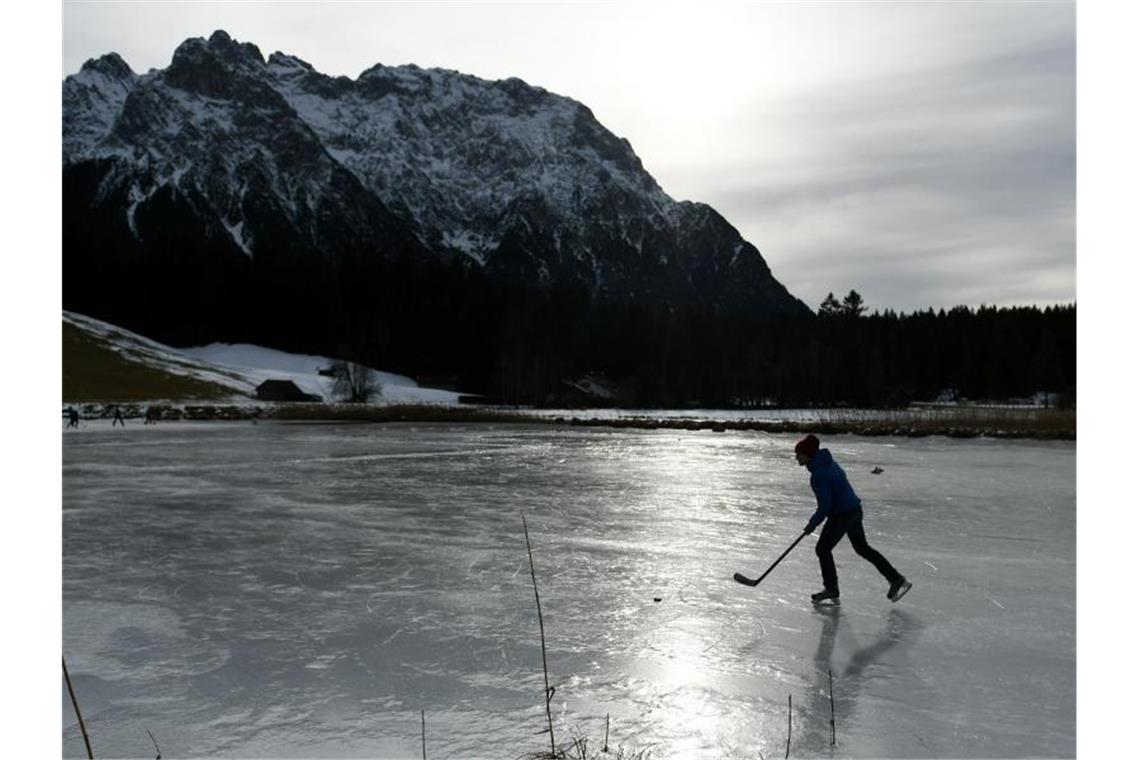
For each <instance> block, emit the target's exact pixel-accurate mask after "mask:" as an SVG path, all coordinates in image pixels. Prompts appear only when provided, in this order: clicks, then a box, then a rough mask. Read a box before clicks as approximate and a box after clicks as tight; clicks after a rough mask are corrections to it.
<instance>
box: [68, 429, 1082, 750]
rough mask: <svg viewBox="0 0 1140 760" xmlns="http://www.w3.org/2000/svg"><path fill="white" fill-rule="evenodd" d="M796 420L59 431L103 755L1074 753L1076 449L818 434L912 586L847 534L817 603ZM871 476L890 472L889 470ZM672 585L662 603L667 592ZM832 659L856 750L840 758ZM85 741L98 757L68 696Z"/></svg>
mask: <svg viewBox="0 0 1140 760" xmlns="http://www.w3.org/2000/svg"><path fill="white" fill-rule="evenodd" d="M793 442H794V438H793V437H791V436H781V435H765V434H760V433H749V432H732V431H730V432H728V433H724V434H714V433H711V432H683V431H680V432H679V431H673V430H652V431H650V430H608V429H607V430H602V429H583V428H569V427H560V426H555V425H517V426H504V425H498V426H491V425H383V426H330V425H307V424H300V425H288V424H275V423H268V424H267V423H264V422H263V423H261V424H257V425H254V424H250V423H210V424H195V423H175V424H164V425H159V426H154V427H151V428H149V429H147V428H143V427H142V426H141V425H135V426H130V427H128V428H126V429H123V428H119V429H117V430H115V429H112V428H110V427H102V426H100V427H96V426H94V425H92V426H88V427H86V428H84V429H82V430H81V431H79V434H75V433H69V434H67V435H65V436H64V451H63V462H64V467H63V507H64V514H63V581H64V584H63V619H64V637H63V638H64V641H63V643H64V653H65V655H66V657H67V661H68V666H69V668H70V671H71V675H72V679H73V681H74V685H75V690H76V694H77V697H78V699H79V700H80V704H81V707H82V709H83V711H84V717H85V718H86V719H87V720H88V728H89V732H90V734H91V740H92V744H93V748H94V751H95V753H96V756H97V757H114V756H135V757H144V756H149V757H153V756H154V755H153V753H154V747H153V745H152V744H151V743H150V738H149V737H148V736H147V731H148V730H150V731H151V732H152V733H153V734H154V735H155V737H156V738H157V740H158V742H159V744H160V745H161V748H162V752H163V756H164V757H182V756H215V757H217V756H226V757H300V756H304V757H350V756H352V757H365V756H367V757H413V756H414V757H419V756H420V754H421V745H420V742H421V733H420V731H421V729H420V726H421V724H420V717H421V713H420V711H421V709H422V710H424V715H425V720H426V738H427V754H428V756H429V757H464V758H483V757H487V758H516V757H518V756H519V755H520V754H522V753H524V752H528V751H539V750H541V749H542V747H543V746H547V747H549V742H548V740H547V739H546V737H544V736H542V735H540V734H539V732H540V731H541V730H542V729H543V727H544V726H545V716H544V712H543V708H542V694H543V678H542V657H541V652H540V649H539V637H538V620H537V615H536V612H535V605H534V592H533V589H532V587H531V582H530V573H529V569H528V566H527V562H526V547H525V543H524V540H523V535H522V521H521V517H520V512H525V514H526V518H527V522H528V524H529V527H530V532H531V541H532V542H533V545H534V552H535V563H536V573H537V578H538V584H539V590H540V592H541V595H542V610H543V617H544V622H545V627H546V635H547V646H548V653H547V654H548V662H549V667H550V676H551V684H552V685H553V686H554V687H555V689H556V691H555V693H554V697H553V701H552V708H553V711H554V716H555V717H554V723H555V732H556V737H557V739H558V740H559V742H560V743H561V742H563V741H567V740H569V739H570V738H572V736H574V733H575V732H581V733H583V734H585V735H587V736H588V737H589V739H590V742H591V746H593V747H600V743H601V741H602V738H603V734H604V731H605V720H606V716H607V715H609V716H610V720H611V724H610V743H611V748H612V747H614V746H618V745H620V746H623V747H625V748H626V749H627V750H632V749H641V748H645V747H649V746H652V747H653V757H658V758H673V757H675V758H700V757H709V758H724V757H732V758H741V757H750V758H752V757H760V756H761V754H762V755H763V757H768V758H772V757H782V756H783V755H784V752H785V750H786V743H787V740H788V697H789V695H790V696H791V700H792V729H791V756H792V757H819V756H823V757H1049V756H1072V755H1073V754H1074V753H1075V751H1076V740H1075V733H1076V715H1075V688H1076V661H1075V660H1076V649H1075V633H1076V600H1075V588H1076V583H1075V581H1076V578H1075V575H1076V558H1075V549H1076V546H1075V527H1076V514H1075V453H1076V447H1075V444H1073V443H1071V442H1065V443H1054V442H1050V443H1044V442H1032V441H1017V442H1011V441H1000V442H999V441H994V440H988V439H974V440H969V441H952V440H947V439H941V438H925V439H903V438H898V439H892V438H875V439H863V438H858V437H852V436H838V437H835V438H832V439H830V440H825V441H824V445H825V446H829V447H830V448H831V450H832V451H833V453H834V454H835V455H836V457H837V458H838V459H839V461H840V462H841V463H842V464H843V465H844V466H845V467H846V469H847V471H848V473H849V474H850V476H851V479H852V481H853V483H854V485H855V487H856V489H857V490H858V491H859V493H860V495H861V496H862V497H863V500H864V504H865V511H866V527H867V533H868V538H869V540H870V542H871V544H872V545H873V546H875V547H876V548H878V549H879V550H880V551H882V552H883V553H884V554H885V555H886V556H887V557H888V558H889V559H890V560H891V561H892V562H894V563H895V565H896V566H898V567H899V569H900V570H902V571H903V572H904V573H905V574H907V575H908V576H909V577H910V578H911V579H912V580H913V581H914V582H915V587H914V590H913V591H911V593H910V594H909V595H908V596H907V597H906V598H905V599H904V600H903V601H902V602H900V603H899V604H897V605H892V604H890V603H889V602H888V601H887V600H886V599H885V598H884V593H885V591H886V584H885V582H883V581H882V579H880V578H879V577H878V576H877V574H876V573H875V571H874V569H873V568H872V567H871V566H870V565H869V564H867V563H865V562H863V561H862V560H860V559H859V558H858V557H856V556H855V555H854V553H853V552H852V551H851V549H850V546H849V545H848V544H847V543H846V542H844V543H843V544H841V546H840V547H839V548H838V549H837V552H836V557H837V563H838V565H839V572H840V581H841V587H842V592H843V604H842V606H841V607H839V608H838V609H836V610H830V611H817V610H813V609H812V608H811V606H810V604H808V603H807V596H808V594H809V593H810V592H812V591H815V590H817V589H818V587H819V584H820V582H819V575H818V566H817V563H816V559H815V556H814V554H813V553H812V551H811V544H810V543H809V541H804V542H802V543H801V544H800V546H799V547H798V548H797V549H796V550H795V551H793V552H792V553H791V554H790V555H789V556H788V557H787V559H786V560H784V562H783V563H782V564H781V565H780V566H779V567H778V568H777V569H776V570H775V571H774V572H773V573H772V574H771V575H770V576H769V577H768V579H767V580H765V581H764V583H763V584H761V585H760V586H759V587H757V588H754V589H749V588H746V587H743V586H740V585H738V584H736V583H734V582H733V581H732V580H731V578H732V574H733V572H735V571H743V572H745V573H746V574H759V573H760V572H761V571H762V570H763V569H764V568H765V567H767V565H768V563H769V562H771V561H772V560H773V559H774V558H775V557H776V556H778V555H779V553H780V552H781V551H783V549H784V548H786V547H787V546H788V545H789V544H790V543H791V541H792V540H794V538H795V537H796V536H797V535H798V532H799V530H800V528H801V527H802V526H803V524H804V522H805V521H806V519H807V517H808V515H809V514H810V512H811V510H812V504H811V497H810V493H809V491H808V487H807V482H806V473H805V472H804V471H803V470H802V469H800V468H798V467H797V466H796V465H795V462H794V460H793V459H792V456H791V446H792V443H793ZM876 465H878V466H881V467H882V468H883V469H884V472H883V473H882V474H881V475H872V474H870V470H871V469H872V468H873V467H875V466H876ZM655 598H660V599H661V601H660V602H655V601H654V599H655ZM829 672H830V674H831V677H832V682H833V686H834V700H835V734H836V744H835V746H834V747H833V746H831V728H830V724H829V719H830V703H829V698H828V689H829ZM61 699H62V705H63V707H62V715H63V725H62V731H63V745H64V754H65V755H66V756H68V757H80V756H82V755H83V753H84V750H83V744H82V740H81V738H80V735H79V731H78V728H77V726H76V725H75V720H74V716H73V714H72V711H71V708H70V705H69V703H68V702H67V696H66V690H64V691H63V692H62V693H61Z"/></svg>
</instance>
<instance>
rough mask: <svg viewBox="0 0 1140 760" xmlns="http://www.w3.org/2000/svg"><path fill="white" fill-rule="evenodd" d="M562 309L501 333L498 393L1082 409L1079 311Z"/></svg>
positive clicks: (832, 303)
mask: <svg viewBox="0 0 1140 760" xmlns="http://www.w3.org/2000/svg"><path fill="white" fill-rule="evenodd" d="M556 300H557V299H553V300H550V299H547V300H544V301H536V302H534V303H532V304H530V305H529V308H528V307H525V306H519V305H517V304H516V306H515V308H516V309H517V310H518V312H519V313H517V314H515V315H514V316H513V317H512V318H511V319H509V320H506V321H505V322H504V323H503V324H501V325H500V336H499V345H498V346H497V354H496V355H497V362H496V366H495V370H494V372H493V374H492V376H491V377H489V378H488V381H489V382H488V390H489V391H490V393H491V394H492V395H495V396H497V397H500V398H502V399H503V400H505V401H507V402H514V403H535V404H543V403H555V402H557V401H559V400H566V385H565V383H563V382H562V381H563V380H565V379H567V378H570V377H578V376H581V375H583V374H587V373H593V374H595V375H597V376H603V377H605V378H607V379H608V380H609V381H610V382H611V384H612V385H613V387H614V389H615V391H616V394H617V400H618V401H619V402H620V403H622V404H626V405H631V406H643V407H691V406H709V407H733V406H754V405H764V404H776V405H812V406H817V405H818V406H834V405H852V406H872V407H889V406H902V405H905V404H907V403H910V402H912V401H930V400H935V399H938V398H939V397H946V396H947V395H950V396H952V397H956V398H964V399H971V400H1006V399H1013V398H1026V397H1030V396H1032V395H1033V394H1035V393H1038V392H1041V391H1044V392H1048V393H1050V394H1053V395H1052V396H1051V398H1054V399H1055V401H1056V402H1057V403H1059V404H1062V405H1067V404H1072V403H1074V399H1075V392H1076V306H1075V305H1059V306H1050V307H1046V308H1040V307H1036V306H1029V307H995V306H981V307H978V308H969V307H966V306H958V307H955V308H952V309H949V310H945V309H940V310H938V311H937V312H936V311H934V310H933V309H927V310H925V311H915V312H912V313H909V314H907V313H898V312H896V311H894V310H890V309H888V310H886V311H881V312H880V311H875V312H873V313H870V314H868V313H867V309H866V307H865V306H864V304H863V301H862V298H861V297H860V296H859V294H858V293H856V292H855V291H851V292H850V293H848V295H847V297H846V298H844V299H843V301H839V300H837V299H836V298H835V297H834V296H833V295H831V294H829V295H828V298H827V299H825V300H824V302H823V303H822V304H820V308H819V311H818V313H817V314H815V315H807V316H796V317H779V316H775V317H773V316H763V315H754V316H741V315H724V314H716V313H710V312H704V313H698V312H691V311H690V312H679V311H667V310H660V309H655V308H653V307H651V306H648V305H644V304H632V303H620V304H619V303H603V304H595V305H594V306H593V307H592V308H585V307H584V306H583V305H582V304H581V303H578V302H574V301H573V299H570V298H567V297H563V299H561V300H562V303H561V304H556V303H555V301H556Z"/></svg>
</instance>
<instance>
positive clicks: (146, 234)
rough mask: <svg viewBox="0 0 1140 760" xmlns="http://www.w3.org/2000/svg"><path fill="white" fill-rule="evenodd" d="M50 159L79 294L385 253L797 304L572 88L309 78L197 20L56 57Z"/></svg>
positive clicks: (604, 284) (582, 281)
mask: <svg viewBox="0 0 1140 760" xmlns="http://www.w3.org/2000/svg"><path fill="white" fill-rule="evenodd" d="M63 166H64V226H65V236H64V245H65V262H64V263H65V272H64V275H65V285H64V299H65V304H66V305H68V306H69V307H73V308H79V309H81V310H85V311H88V312H90V313H100V312H103V313H107V311H108V308H109V307H108V304H107V303H106V299H107V296H106V295H99V294H92V293H91V292H90V291H89V289H85V288H84V287H83V284H82V283H88V284H90V283H92V282H98V283H100V284H106V283H108V280H109V278H110V277H111V275H108V272H118V273H120V275H119V277H120V279H123V278H126V279H128V280H129V281H130V282H131V284H132V285H136V286H138V287H147V285H148V283H154V282H155V281H156V280H158V279H164V280H165V281H166V284H167V285H168V286H170V287H173V280H175V279H177V278H178V277H179V276H180V275H183V274H187V273H188V274H189V275H190V279H191V280H192V282H191V283H189V284H188V285H187V286H188V287H195V288H198V289H201V288H206V289H207V290H209V288H210V286H211V284H212V285H213V286H214V287H215V288H221V289H225V287H226V284H232V283H235V282H236V283H241V287H242V288H245V289H247V290H248V289H255V290H259V289H263V288H267V287H271V286H280V285H282V283H290V282H293V283H295V282H296V281H298V279H301V280H304V281H305V282H306V286H307V287H320V288H326V289H334V290H335V289H337V288H343V287H344V281H345V280H352V279H355V278H358V277H361V276H378V275H377V273H376V272H374V271H373V270H372V269H370V268H369V265H368V263H367V262H369V261H372V260H374V259H377V258H379V259H383V260H386V261H388V262H392V261H395V260H398V259H400V258H401V257H404V258H407V259H411V260H428V259H430V260H436V261H441V262H444V263H445V264H446V265H447V266H467V267H470V266H476V267H480V268H481V269H482V270H483V271H484V273H485V274H486V275H487V276H488V277H490V278H491V279H492V280H493V281H498V282H508V283H521V284H522V285H524V286H526V287H534V288H539V289H542V290H546V291H551V290H559V289H577V290H582V291H584V292H587V293H589V294H590V296H592V297H594V298H605V299H608V300H619V301H621V300H628V301H634V302H639V303H646V304H652V305H654V306H657V307H665V308H672V307H688V306H697V307H699V308H702V309H703V310H712V311H724V312H733V311H743V312H746V313H752V314H755V313H769V312H806V307H805V306H804V305H803V304H802V303H801V302H800V301H798V300H797V299H795V298H794V297H792V296H791V295H790V294H789V293H788V292H787V290H786V289H785V288H784V287H783V286H782V285H781V284H780V283H779V282H777V281H776V280H775V279H774V278H773V277H772V274H771V272H770V271H769V268H768V266H767V264H766V263H765V262H764V259H763V257H762V256H761V255H760V253H759V251H757V249H756V248H755V247H754V246H753V245H751V244H750V243H748V242H747V241H745V240H744V239H743V238H742V237H741V236H740V234H739V233H738V232H737V231H736V230H735V229H734V228H733V227H732V226H731V225H730V224H728V222H726V221H725V220H724V219H723V218H722V217H721V216H720V215H719V214H717V213H716V211H715V210H713V209H712V208H710V207H709V206H707V205H705V204H701V203H690V202H677V201H674V200H673V199H672V198H670V197H669V196H668V195H666V194H665V192H664V191H662V189H661V188H660V187H659V186H658V184H657V183H656V181H655V180H654V179H653V177H652V176H650V175H649V173H648V172H646V171H645V169H644V168H643V167H642V165H641V162H640V160H639V159H638V157H637V155H636V154H635V153H634V151H633V148H632V147H631V146H630V144H629V143H628V141H626V140H624V139H621V138H618V137H616V136H615V135H613V134H612V133H611V132H609V131H608V130H607V129H605V127H603V126H602V125H601V124H599V123H598V122H597V120H596V119H595V118H594V117H593V115H592V114H591V112H590V110H589V109H588V108H587V107H586V106H584V105H582V104H581V103H578V102H576V101H574V100H571V99H569V98H566V97H562V96H559V95H555V94H553V93H550V92H547V91H546V90H544V89H542V88H540V87H534V86H530V85H528V84H526V83H524V82H522V81H521V80H518V79H507V80H502V81H487V80H482V79H478V78H476V77H473V76H468V75H464V74H461V73H458V72H454V71H446V70H441V69H426V70H425V69H421V68H418V67H416V66H413V65H408V66H399V67H386V66H381V65H377V66H373V67H372V68H369V69H368V70H366V71H365V72H363V73H362V74H361V75H360V76H359V77H357V78H356V79H349V78H347V77H329V76H325V75H323V74H321V73H319V72H317V71H316V70H314V69H313V67H312V66H310V65H309V64H307V63H305V62H304V61H301V60H300V59H298V58H295V57H292V56H289V55H285V54H282V53H274V54H273V55H271V56H269V58H268V59H265V58H264V57H263V56H262V54H261V52H260V51H259V50H258V48H257V47H256V46H254V45H252V44H250V43H240V42H237V41H235V40H233V39H231V38H230V37H229V36H228V35H227V34H226V33H225V32H223V31H217V32H215V33H214V34H213V35H212V36H211V37H210V38H209V39H208V40H206V39H202V38H194V39H189V40H186V41H185V42H184V43H182V44H181V45H180V46H179V47H178V49H177V50H176V51H175V52H174V56H173V59H172V60H171V63H170V65H169V66H168V67H167V68H165V69H160V70H151V71H150V72H148V73H146V74H142V75H139V74H136V73H135V72H133V71H132V70H131V69H130V67H129V66H128V65H127V64H126V62H124V61H123V60H122V59H121V58H120V57H119V56H118V55H116V54H114V53H110V54H108V55H105V56H103V57H102V58H99V59H96V60H91V61H88V62H87V63H86V64H84V66H83V68H82V70H81V71H80V72H78V73H77V74H75V75H73V76H69V77H67V78H66V80H65V81H64V84H63ZM140 268H142V269H145V270H148V274H147V275H146V276H143V275H140V274H139V271H140ZM112 282H113V280H112ZM181 300H182V302H183V305H184V308H190V309H210V308H213V309H219V308H220V309H222V310H223V311H226V310H227V308H229V309H232V304H227V303H226V301H227V300H229V299H226V298H223V297H220V296H218V295H217V294H215V295H214V296H207V297H205V298H204V299H203V298H201V297H198V298H186V297H185V295H183V298H182V299H181ZM341 300H344V299H343V298H342V299H341ZM124 308H125V307H124ZM262 308H264V304H263V305H262ZM112 311H113V310H112ZM134 311H135V312H137V314H134V313H132V314H120V315H118V316H120V317H127V319H126V321H127V322H128V323H135V324H137V323H138V322H139V321H140V319H141V318H142V317H141V316H140V315H141V314H143V313H145V309H142V308H141V307H135V309H134ZM231 316H232V317H233V318H234V319H241V318H242V317H241V315H236V314H234V315H231ZM244 318H245V319H247V320H248V319H249V317H248V315H246V316H245V317H244Z"/></svg>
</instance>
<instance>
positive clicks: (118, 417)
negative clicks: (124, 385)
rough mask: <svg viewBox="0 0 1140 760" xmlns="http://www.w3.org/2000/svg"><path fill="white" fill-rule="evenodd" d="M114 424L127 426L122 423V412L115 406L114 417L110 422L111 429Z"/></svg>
mask: <svg viewBox="0 0 1140 760" xmlns="http://www.w3.org/2000/svg"><path fill="white" fill-rule="evenodd" d="M116 423H118V424H119V425H122V426H123V427H126V426H127V423H126V422H124V421H123V410H122V409H120V408H119V407H117V406H116V407H115V417H114V419H112V420H111V427H115V424H116Z"/></svg>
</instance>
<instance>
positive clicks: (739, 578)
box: [732, 533, 808, 586]
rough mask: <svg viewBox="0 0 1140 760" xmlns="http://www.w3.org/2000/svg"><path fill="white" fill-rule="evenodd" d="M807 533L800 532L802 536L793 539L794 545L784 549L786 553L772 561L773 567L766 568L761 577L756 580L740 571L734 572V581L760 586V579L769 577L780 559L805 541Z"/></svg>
mask: <svg viewBox="0 0 1140 760" xmlns="http://www.w3.org/2000/svg"><path fill="white" fill-rule="evenodd" d="M806 535H808V534H807V533H801V534H800V537H799V538H797V539H796V540H795V541H793V542H792V545H791V546H789V547H788V548H787V549H784V553H783V554H781V555H780V556H779V557H778V558H777V559H776V561H775V562H773V563H772V566H771V567H769V568H768V569H767V570H765V571H764V574H763V575H761V576H760V577H759V578H757V579H756V580H753V579H751V578H748V577H746V576H744V575H741V574H740V573H733V574H732V579H733V580H734V581H736V582H737V583H743V584H744V585H745V586H759V585H760V581H762V580H764V579H765V578H767V577H768V573H770V572H772V571H773V570H775V569H776V565H778V564H780V560H782V559H783V558H784V557H786V556H788V552H790V551H791V550H792V549H795V548H796V544H798V543H799V542H800V541H803V540H804V536H806Z"/></svg>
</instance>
